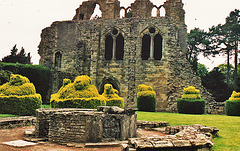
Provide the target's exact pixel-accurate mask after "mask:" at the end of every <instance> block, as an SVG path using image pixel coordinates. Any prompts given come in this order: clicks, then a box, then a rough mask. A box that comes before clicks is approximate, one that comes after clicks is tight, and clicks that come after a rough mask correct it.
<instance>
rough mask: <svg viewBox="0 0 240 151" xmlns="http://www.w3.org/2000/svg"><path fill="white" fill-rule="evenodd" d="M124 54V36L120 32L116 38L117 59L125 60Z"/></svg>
mask: <svg viewBox="0 0 240 151" xmlns="http://www.w3.org/2000/svg"><path fill="white" fill-rule="evenodd" d="M123 56H124V38H123V36H122V34H121V33H120V34H118V36H117V39H116V59H117V60H123Z"/></svg>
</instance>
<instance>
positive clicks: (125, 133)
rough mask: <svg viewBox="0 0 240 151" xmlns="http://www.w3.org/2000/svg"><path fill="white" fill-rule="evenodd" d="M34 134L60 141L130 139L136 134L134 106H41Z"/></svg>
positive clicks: (83, 141)
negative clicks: (87, 107)
mask: <svg viewBox="0 0 240 151" xmlns="http://www.w3.org/2000/svg"><path fill="white" fill-rule="evenodd" d="M36 116H37V122H36V131H35V136H36V137H37V138H43V139H46V140H48V141H50V142H54V143H57V144H67V143H86V142H88V143H90V142H92V143H94V142H106V141H116V140H118V141H119V140H127V139H128V138H134V137H136V135H137V131H136V129H137V125H136V121H137V114H136V113H135V110H133V109H125V110H123V109H121V108H118V107H99V108H98V110H97V109H74V108H72V109H68V108H65V109H38V110H36Z"/></svg>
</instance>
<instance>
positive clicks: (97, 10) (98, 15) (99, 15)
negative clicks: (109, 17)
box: [90, 4, 102, 20]
mask: <svg viewBox="0 0 240 151" xmlns="http://www.w3.org/2000/svg"><path fill="white" fill-rule="evenodd" d="M99 18H102V11H101V10H100V5H99V4H96V6H95V9H94V12H93V14H92V16H91V18H90V20H96V19H99Z"/></svg>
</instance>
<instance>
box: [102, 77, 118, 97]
mask: <svg viewBox="0 0 240 151" xmlns="http://www.w3.org/2000/svg"><path fill="white" fill-rule="evenodd" d="M105 84H111V85H112V86H113V88H114V89H116V90H118V94H119V95H120V84H119V82H118V81H117V80H115V78H103V80H102V83H101V84H100V85H99V94H102V93H103V92H104V85H105Z"/></svg>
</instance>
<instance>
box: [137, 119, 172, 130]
mask: <svg viewBox="0 0 240 151" xmlns="http://www.w3.org/2000/svg"><path fill="white" fill-rule="evenodd" d="M168 125H169V123H168V122H162V121H159V122H152V121H137V127H138V128H145V129H151V128H157V127H166V126H168Z"/></svg>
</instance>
